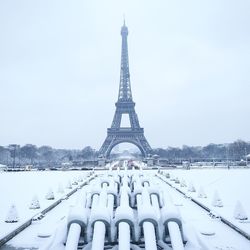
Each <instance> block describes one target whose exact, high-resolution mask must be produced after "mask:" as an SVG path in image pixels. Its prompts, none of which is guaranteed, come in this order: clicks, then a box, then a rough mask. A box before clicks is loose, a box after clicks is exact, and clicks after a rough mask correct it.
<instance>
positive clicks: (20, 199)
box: [0, 171, 87, 238]
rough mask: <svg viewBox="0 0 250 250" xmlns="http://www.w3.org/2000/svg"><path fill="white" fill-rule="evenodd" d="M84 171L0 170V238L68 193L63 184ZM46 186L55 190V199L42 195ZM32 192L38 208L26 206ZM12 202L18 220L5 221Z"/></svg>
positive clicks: (47, 189) (77, 177)
mask: <svg viewBox="0 0 250 250" xmlns="http://www.w3.org/2000/svg"><path fill="white" fill-rule="evenodd" d="M86 175H87V172H85V171H27V172H0V190H1V195H0V238H3V236H5V235H7V234H8V233H9V232H11V231H12V230H14V229H15V228H17V227H18V226H19V225H21V224H22V223H24V222H25V221H26V220H28V219H30V218H31V217H32V216H34V215H36V214H38V213H39V212H40V211H42V210H43V209H45V208H46V207H48V206H49V205H51V204H52V203H53V202H55V201H56V200H58V199H60V198H62V197H63V196H64V195H65V194H67V193H69V192H70V191H71V190H72V189H68V188H66V186H67V185H68V183H69V182H71V183H72V182H73V180H75V179H76V180H78V179H79V178H80V177H83V179H85V176H86ZM72 187H73V188H74V185H73V186H72ZM49 189H51V190H52V191H53V192H54V196H55V199H54V200H47V199H46V198H45V196H46V195H47V193H48V191H49ZM60 189H61V190H60ZM59 191H61V192H59ZM62 191H63V192H62ZM34 196H37V198H38V201H39V203H40V209H30V208H29V207H30V204H31V201H32V199H33V197H34ZM12 204H14V205H15V206H16V210H17V213H18V217H19V221H18V223H6V222H5V219H6V216H7V214H8V211H9V209H10V207H11V205H12Z"/></svg>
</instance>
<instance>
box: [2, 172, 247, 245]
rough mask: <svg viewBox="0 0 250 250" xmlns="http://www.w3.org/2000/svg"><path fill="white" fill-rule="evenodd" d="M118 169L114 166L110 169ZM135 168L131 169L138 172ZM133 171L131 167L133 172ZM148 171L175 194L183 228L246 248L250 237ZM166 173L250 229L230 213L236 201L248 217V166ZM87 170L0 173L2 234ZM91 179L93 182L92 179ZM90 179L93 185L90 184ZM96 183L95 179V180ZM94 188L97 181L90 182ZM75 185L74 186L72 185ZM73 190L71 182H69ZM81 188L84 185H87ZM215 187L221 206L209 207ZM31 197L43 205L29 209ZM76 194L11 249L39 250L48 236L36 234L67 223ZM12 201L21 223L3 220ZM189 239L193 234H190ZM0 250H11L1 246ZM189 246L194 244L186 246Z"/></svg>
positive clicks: (214, 241) (154, 180) (17, 239)
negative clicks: (201, 188) (200, 190)
mask: <svg viewBox="0 0 250 250" xmlns="http://www.w3.org/2000/svg"><path fill="white" fill-rule="evenodd" d="M112 172H116V170H114V171H112ZM139 172H140V171H139V170H136V171H134V173H137V174H138V173H139ZM103 173H107V171H98V174H103ZM132 173H133V171H130V174H132ZM143 173H144V174H145V175H148V176H149V177H148V178H149V179H151V180H152V183H154V185H158V187H159V190H165V191H166V192H167V193H168V194H170V195H171V196H172V198H173V203H174V205H175V206H176V208H178V209H179V210H180V212H181V216H182V218H183V222H184V224H185V225H184V226H185V229H186V232H191V231H194V232H196V233H198V234H199V235H200V238H201V239H202V240H203V241H205V242H207V243H208V245H209V248H208V249H211V250H218V249H220V250H248V249H250V241H249V240H247V239H246V238H244V237H243V236H241V235H240V234H239V233H237V232H235V231H234V230H232V229H230V228H229V227H228V226H227V225H225V224H223V223H222V222H221V221H220V220H217V219H213V218H211V217H210V216H209V215H208V213H207V212H206V211H205V210H204V209H202V208H200V207H199V206H197V205H196V204H195V203H193V202H191V201H190V200H189V199H186V198H185V197H184V196H183V195H182V194H180V193H179V192H177V191H176V190H175V189H173V188H172V187H170V186H169V185H167V184H166V183H164V182H162V181H161V180H160V179H159V178H158V177H156V176H155V174H156V173H157V170H149V171H143ZM166 173H169V174H170V178H168V179H167V178H165V177H164V178H165V180H167V181H168V182H170V183H171V184H172V185H173V186H176V187H177V188H178V189H181V190H182V191H183V192H185V193H187V194H188V195H190V196H192V197H194V198H195V199H197V200H199V201H200V202H202V203H203V204H205V205H206V206H208V207H209V208H210V209H212V210H214V211H216V212H217V213H218V214H220V215H222V216H223V217H225V218H227V219H228V220H230V221H231V222H232V223H233V224H235V225H237V226H238V227H240V228H241V229H242V230H244V231H245V232H248V233H250V223H248V221H249V220H247V221H244V223H242V222H240V221H239V220H237V219H235V218H234V217H233V215H234V208H235V205H236V202H237V201H238V200H239V201H240V202H241V204H242V206H243V208H244V209H245V211H246V214H247V215H248V216H249V215H250V200H249V199H248V190H249V189H250V183H249V180H250V170H248V169H231V170H227V169H192V170H180V169H178V170H164V174H166ZM86 175H87V172H83V171H71V172H67V171H65V172H61V171H55V172H53V171H48V172H47V171H45V172H21V173H6V172H4V173H1V174H0V188H1V203H0V237H1V238H2V237H3V235H6V234H7V233H8V232H10V231H12V230H13V229H14V228H15V227H17V226H18V225H20V223H21V222H24V221H25V220H27V219H29V218H31V217H32V216H33V215H34V214H37V213H38V212H39V211H41V210H42V209H44V208H45V207H48V206H49V205H50V204H52V203H53V202H54V201H55V200H56V199H59V198H61V197H62V196H64V195H65V194H66V193H68V192H70V191H71V190H70V189H67V188H66V186H67V184H68V182H69V180H70V182H73V179H78V178H79V176H85V177H84V179H85V180H86ZM173 177H175V178H176V177H178V179H179V180H180V182H181V181H182V179H184V180H185V182H186V184H187V187H181V185H180V184H177V183H175V182H174V181H173V179H174V178H173ZM92 182H93V183H95V180H94V181H92ZM92 182H91V183H92ZM60 183H61V186H63V187H64V193H58V187H59V186H60ZM97 183H98V182H97ZM190 183H193V186H194V187H195V189H196V192H190V191H188V189H189V186H190ZM93 185H94V186H95V184H93ZM75 187H76V186H75ZM200 187H203V189H204V192H205V194H206V196H207V198H199V197H198V191H199V189H200ZM50 188H51V189H52V190H53V191H54V194H55V198H56V199H55V200H54V201H53V200H52V201H51V200H46V199H45V196H46V194H47V193H48V190H49V189H50ZM73 188H74V186H73ZM87 188H88V187H87V186H86V187H84V188H83V189H87ZM215 191H217V192H218V195H219V196H220V198H221V201H222V203H223V207H214V206H213V205H212V201H213V197H214V192H215ZM34 195H37V197H38V199H39V202H40V205H41V209H37V210H31V209H29V206H30V203H31V200H32V198H33V196H34ZM78 196H79V192H76V193H75V194H74V195H72V196H71V197H70V199H68V200H65V201H64V202H62V203H60V205H58V206H57V207H55V208H54V209H52V210H51V211H50V212H49V213H48V214H46V216H45V217H44V219H42V220H41V221H36V222H34V223H32V225H31V226H30V227H28V228H27V229H25V230H24V231H23V232H22V233H20V234H19V235H18V236H17V237H15V238H13V239H12V240H11V241H10V242H8V245H11V246H14V247H22V248H25V249H31V248H37V247H40V246H43V245H44V243H46V241H47V240H49V238H47V239H43V238H42V237H39V235H42V234H52V233H53V232H54V231H55V230H56V228H57V227H58V225H59V224H60V223H64V224H65V223H66V221H67V215H68V213H69V210H70V208H71V207H72V206H74V204H75V200H76V198H77V197H78ZM11 204H15V205H16V208H17V211H18V214H19V223H13V224H9V223H5V222H4V220H5V218H6V215H7V212H8V210H9V207H10V205H11ZM201 233H205V234H206V233H208V234H214V235H211V236H207V235H202V234H201ZM190 237H192V235H191V236H190ZM3 249H9V248H8V247H7V248H3ZM185 249H189V250H193V249H192V247H191V248H190V247H189V248H185Z"/></svg>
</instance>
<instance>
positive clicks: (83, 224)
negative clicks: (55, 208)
mask: <svg viewBox="0 0 250 250" xmlns="http://www.w3.org/2000/svg"><path fill="white" fill-rule="evenodd" d="M85 204H86V193H85V192H82V193H80V195H79V198H78V201H77V204H76V205H75V207H73V208H72V209H71V210H70V212H69V215H68V222H67V229H68V233H67V241H66V247H65V250H74V249H75V250H76V249H77V248H78V242H79V239H80V236H82V237H83V238H84V241H85V242H86V241H87V239H86V229H87V223H88V211H87V209H86V208H85Z"/></svg>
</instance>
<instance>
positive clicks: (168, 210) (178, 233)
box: [161, 194, 185, 250]
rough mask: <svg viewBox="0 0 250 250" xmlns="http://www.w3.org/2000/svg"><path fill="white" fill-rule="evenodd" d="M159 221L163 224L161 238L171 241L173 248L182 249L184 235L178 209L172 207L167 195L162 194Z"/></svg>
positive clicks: (175, 249)
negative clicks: (162, 200) (162, 202)
mask: <svg viewBox="0 0 250 250" xmlns="http://www.w3.org/2000/svg"><path fill="white" fill-rule="evenodd" d="M161 223H162V225H163V234H162V240H163V241H164V242H166V243H167V242H171V246H172V249H173V250H182V249H184V242H185V241H184V235H183V227H182V219H181V216H180V213H179V211H178V210H177V209H176V208H175V207H174V205H173V203H172V200H171V198H170V197H169V195H167V194H164V206H163V208H162V209H161Z"/></svg>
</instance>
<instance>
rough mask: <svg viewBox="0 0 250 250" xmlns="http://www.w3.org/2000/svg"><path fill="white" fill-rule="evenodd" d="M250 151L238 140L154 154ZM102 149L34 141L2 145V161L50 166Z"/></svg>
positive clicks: (185, 156) (239, 154)
mask: <svg viewBox="0 0 250 250" xmlns="http://www.w3.org/2000/svg"><path fill="white" fill-rule="evenodd" d="M249 153H250V142H245V141H243V140H237V141H235V142H232V143H228V144H213V143H211V144H209V145H207V146H204V147H201V146H197V147H193V146H186V145H184V146H182V148H179V147H168V148H166V149H164V148H156V149H153V152H152V155H158V156H159V157H160V158H165V159H169V160H226V159H228V160H241V159H245V157H246V155H247V154H249ZM97 158H98V151H97V150H95V149H93V148H92V147H90V146H87V147H85V148H83V149H82V150H70V149H55V148H52V147H50V146H41V147H37V146H36V145H33V144H26V145H24V146H20V145H17V144H11V145H8V146H0V164H4V165H8V166H22V165H46V166H50V165H51V166H53V165H55V164H62V163H63V162H71V163H74V162H81V161H86V160H95V159H97Z"/></svg>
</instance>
